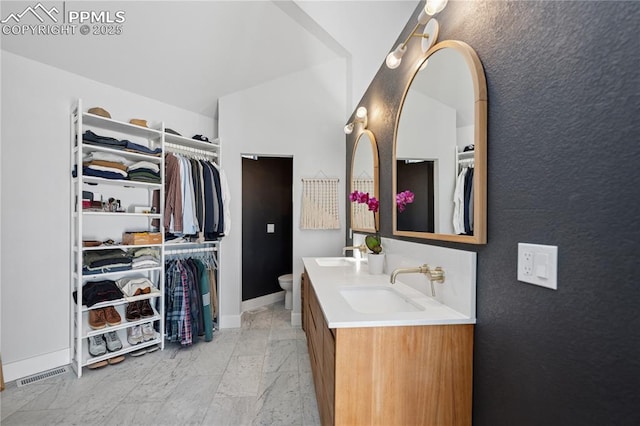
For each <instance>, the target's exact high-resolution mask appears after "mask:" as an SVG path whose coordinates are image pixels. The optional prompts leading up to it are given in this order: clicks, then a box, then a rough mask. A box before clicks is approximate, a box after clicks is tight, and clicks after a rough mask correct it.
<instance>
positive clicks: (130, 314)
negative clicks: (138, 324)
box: [124, 302, 140, 321]
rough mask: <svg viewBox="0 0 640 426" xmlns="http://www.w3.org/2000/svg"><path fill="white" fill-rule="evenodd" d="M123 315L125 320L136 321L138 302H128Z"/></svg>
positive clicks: (138, 317) (138, 314)
mask: <svg viewBox="0 0 640 426" xmlns="http://www.w3.org/2000/svg"><path fill="white" fill-rule="evenodd" d="M124 317H125V318H126V319H127V321H138V320H139V319H140V307H139V305H138V302H130V303H129V304H128V305H127V308H126V309H125V313H124Z"/></svg>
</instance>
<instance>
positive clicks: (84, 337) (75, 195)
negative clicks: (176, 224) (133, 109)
mask: <svg viewBox="0 0 640 426" xmlns="http://www.w3.org/2000/svg"><path fill="white" fill-rule="evenodd" d="M84 111H85V107H83V105H82V101H81V100H78V101H77V103H76V105H75V106H74V108H73V110H72V113H71V129H72V131H71V139H72V140H71V166H72V170H74V171H75V175H74V177H73V178H72V180H71V183H72V185H71V195H72V196H71V200H72V201H71V203H72V205H71V212H72V217H71V280H70V281H71V293H72V294H73V292H76V299H75V301H74V299H73V297H72V300H71V306H72V309H71V336H72V340H73V342H72V345H71V346H72V351H73V355H72V356H73V359H72V366H73V368H74V370H75V371H76V373H77V375H78V377H81V376H82V369H83V368H84V367H88V366H90V365H91V364H94V363H97V362H101V361H104V360H107V359H109V358H114V357H116V356H119V355H124V354H127V353H130V352H133V351H137V350H139V349H142V348H145V347H148V346H154V345H159V347H160V349H164V340H165V339H164V338H165V312H164V307H165V301H164V298H165V295H164V291H165V289H164V286H165V283H164V265H165V256H169V257H170V256H173V255H189V254H191V253H202V252H214V255H215V258H216V259H217V263H218V265H219V256H220V253H219V250H218V244H219V241H218V240H215V241H191V242H180V243H172V242H169V241H164V229H165V228H164V214H163V210H164V205H165V193H164V189H165V176H164V170H165V168H164V156H165V153H167V152H172V153H177V154H183V155H185V156H187V157H191V158H199V159H205V160H209V161H213V162H215V163H216V164H217V165H220V142H219V140H218V139H214V140H213V141H211V142H205V141H199V140H195V139H190V138H187V137H183V136H178V135H175V134H173V133H168V132H166V131H165V128H164V123H163V122H160V123H159V124H157V128H145V127H140V126H137V125H133V124H130V123H126V122H122V121H117V120H114V119H110V118H105V117H102V116H98V115H94V114H89V113H87V112H84ZM86 130H92V131H95V133H97V134H99V135H101V136H109V137H114V138H116V139H118V140H124V139H126V140H130V141H131V142H134V143H137V144H139V145H143V146H146V147H148V148H151V149H155V148H161V154H160V155H159V156H153V155H147V154H139V153H134V152H127V151H123V150H119V149H112V148H108V147H103V146H98V145H91V144H86V143H84V142H83V138H82V135H83V133H84V132H85V131H86ZM89 152H103V153H110V154H115V155H119V156H122V157H125V158H126V159H127V160H129V161H131V162H136V161H149V162H151V163H154V164H157V165H158V166H159V168H160V171H161V182H160V183H147V182H137V181H131V180H125V179H122V180H120V179H117V180H116V179H105V178H100V177H93V176H84V175H83V173H82V162H83V157H84V156H85V155H86V154H88V153H89ZM83 191H91V192H95V193H99V194H100V195H101V196H102V197H103V199H107V198H109V197H112V196H113V198H117V199H120V200H121V201H122V204H123V207H127V206H134V205H143V206H151V205H152V200H153V192H154V191H158V192H159V194H160V196H159V201H160V204H159V205H160V211H158V212H157V213H133V212H129V210H127V212H109V211H88V210H86V209H83V205H82V198H83V197H82V195H83V194H82V192H83ZM118 197H119V198H118ZM128 231H157V232H160V233H161V235H162V236H163V238H162V241H161V243H159V244H147V245H123V244H121V243H116V244H114V245H99V246H95V247H85V246H83V241H85V240H97V241H106V240H108V239H112V240H115V241H117V242H119V241H121V240H122V233H123V232H128ZM142 247H149V248H156V249H157V250H159V257H160V265H159V266H158V267H155V268H146V269H131V270H126V271H119V272H107V273H100V274H87V273H86V272H84V273H83V255H84V254H85V253H88V252H92V251H102V250H107V249H123V250H129V249H131V248H142ZM217 275H218V279H217V280H216V282H219V273H218V274H217ZM140 276H144V277H147V278H148V279H149V280H150V281H151V282H152V283H153V284H154V285H155V286H156V287H157V289H158V292H155V293H154V292H152V293H151V294H149V295H145V296H137V297H135V298H134V299H136V300H138V299H141V298H148V299H150V302H151V305H152V307H153V308H154V315H153V317H152V318H144V319H140V320H139V321H132V322H129V321H127V320H126V318H125V309H126V306H127V304H128V303H129V301H130V300H132V299H129V300H127V299H126V298H122V299H118V300H112V301H108V302H101V303H98V304H95V305H93V306H91V308H89V307H87V306H85V305H83V304H82V293H83V286H84V285H85V284H86V283H88V282H90V281H98V280H107V279H108V280H113V281H115V280H117V279H119V278H122V277H140ZM216 291H217V289H216ZM155 302H157V303H155ZM107 306H113V307H115V308H116V310H117V311H118V313H119V314H120V316H121V318H122V321H121V323H120V324H118V325H115V326H109V325H107V326H106V327H105V328H102V329H98V330H93V329H91V328H90V327H89V324H88V318H89V311H90V309H100V308H104V307H107ZM147 322H153V323H154V326H155V329H156V330H157V332H156V336H155V339H153V340H151V341H147V342H144V343H139V344H136V345H130V344H129V343H128V342H127V329H128V328H131V327H133V326H136V325H141V324H144V323H147ZM109 331H116V332H117V333H118V337H119V338H120V341H121V342H122V345H123V347H122V349H121V350H119V351H116V352H107V353H106V354H104V355H101V356H98V357H94V356H91V355H90V354H89V351H88V346H89V342H88V338H89V337H90V336H94V335H100V334H104V333H107V332H109Z"/></svg>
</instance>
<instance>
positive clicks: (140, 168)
mask: <svg viewBox="0 0 640 426" xmlns="http://www.w3.org/2000/svg"><path fill="white" fill-rule="evenodd" d="M127 170H128V172H129V180H135V181H140V182H149V183H160V182H161V178H160V166H158V165H157V164H154V163H151V162H149V161H138V162H136V163H133V164H132V165H130V166H129V168H128V169H127Z"/></svg>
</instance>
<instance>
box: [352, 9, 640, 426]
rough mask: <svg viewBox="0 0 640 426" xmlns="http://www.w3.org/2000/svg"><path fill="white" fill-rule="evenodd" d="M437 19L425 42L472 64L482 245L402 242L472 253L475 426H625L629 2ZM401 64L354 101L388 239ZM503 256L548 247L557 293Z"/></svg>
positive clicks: (635, 331)
mask: <svg viewBox="0 0 640 426" xmlns="http://www.w3.org/2000/svg"><path fill="white" fill-rule="evenodd" d="M417 14H418V10H416V12H415V13H414V15H413V16H412V17H411V19H410V20H409V24H408V27H407V28H405V30H404V31H403V33H402V37H399V38H398V40H400V39H401V38H404V36H405V35H406V34H408V31H410V28H411V27H413V24H414V23H415V17H416V16H417ZM438 20H439V21H440V24H441V28H440V38H439V39H440V40H446V39H456V40H462V41H465V42H467V43H469V44H470V45H471V46H472V47H473V48H474V49H475V50H476V52H477V53H478V56H479V57H480V60H481V61H482V63H483V65H484V68H485V73H486V77H487V85H488V93H489V121H488V164H489V169H488V243H487V245H486V246H468V245H461V244H452V243H438V242H429V241H427V240H414V241H420V242H423V243H425V244H437V245H442V246H447V247H454V248H462V249H466V250H473V251H477V252H478V294H477V316H478V323H477V326H476V334H475V359H474V424H476V425H486V426H496V425H518V426H522V425H637V424H640V321H639V319H638V318H639V316H640V306H639V305H640V280H639V279H638V276H639V275H640V267H639V266H638V263H639V262H640V223H639V216H640V215H639V213H640V201H639V199H640V197H639V196H640V173H639V170H640V33H639V32H638V23H639V22H640V2H618V1H611V2H609V1H606V2H584V1H577V2H538V1H536V2H529V1H517V2H505V1H476V2H462V1H460V2H457V1H452V2H450V3H449V5H448V6H447V8H446V9H445V10H444V11H443V12H442V13H441V14H440V15H439V16H438ZM397 44H398V42H394V43H393V45H391V43H390V45H389V50H391V49H392V48H393V47H394V46H396V45H397ZM416 50H419V48H418V41H417V40H413V41H412V42H411V44H410V47H409V52H408V53H407V54H406V55H405V58H404V59H403V64H402V65H401V67H400V68H398V69H396V70H388V69H386V68H385V67H381V68H380V71H379V72H378V74H377V75H376V77H375V78H374V80H373V82H372V83H371V86H370V87H369V89H368V91H367V92H366V93H365V96H364V97H363V99H362V101H361V103H360V105H365V106H366V107H367V108H368V109H369V111H370V112H369V114H370V121H369V129H370V130H372V131H373V133H374V134H375V135H376V138H377V141H378V144H379V153H380V171H381V174H380V178H381V181H380V189H381V233H382V235H383V236H387V237H391V236H392V235H391V232H392V224H391V208H392V207H393V201H392V188H391V179H392V177H391V167H392V146H393V127H394V125H395V117H396V113H397V109H398V105H399V102H400V96H401V93H402V91H403V89H404V86H405V85H406V82H407V81H408V79H409V77H410V71H411V68H413V64H414V62H415V60H416V58H417V57H418V53H417V52H416ZM383 60H384V58H381V63H382V62H383ZM354 141H355V132H354V134H352V135H350V136H347V144H348V147H347V152H351V150H352V148H353V143H354ZM347 157H348V158H347V169H348V174H347V175H349V173H350V171H349V166H350V164H351V158H350V156H349V155H348V156H347ZM346 202H347V203H348V200H347V201H346ZM518 242H533V243H539V244H551V245H557V246H558V247H559V259H558V262H559V274H558V282H559V284H558V290H557V291H553V290H548V289H544V288H542V287H536V286H531V285H528V284H524V283H520V282H518V281H517V280H516V261H517V256H516V253H517V243H518Z"/></svg>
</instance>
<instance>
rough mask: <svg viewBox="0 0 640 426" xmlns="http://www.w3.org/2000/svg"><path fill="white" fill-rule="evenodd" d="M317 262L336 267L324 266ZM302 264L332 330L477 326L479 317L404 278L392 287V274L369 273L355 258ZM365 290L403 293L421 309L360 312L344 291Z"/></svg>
mask: <svg viewBox="0 0 640 426" xmlns="http://www.w3.org/2000/svg"><path fill="white" fill-rule="evenodd" d="M316 259H320V261H321V262H324V264H331V265H332V266H321V265H320V264H319V263H318V261H316ZM346 259H348V260H346ZM302 261H303V263H304V266H305V269H306V271H307V273H308V274H309V278H310V280H311V283H312V286H313V289H314V290H315V292H316V295H317V296H318V301H319V302H320V307H321V308H322V311H323V313H324V316H325V318H326V320H327V324H328V325H329V328H349V327H384V326H387V327H388V326H407V325H409V326H411V325H444V324H475V322H476V320H475V318H470V317H468V316H465V315H463V314H461V313H459V312H458V311H456V310H454V309H452V308H450V307H448V306H446V305H443V304H442V303H440V302H438V301H437V300H435V299H433V298H431V297H428V296H426V295H424V294H423V293H421V292H419V291H417V290H415V289H414V288H412V287H409V286H407V285H405V284H403V283H402V279H401V278H402V275H399V276H398V278H397V279H396V283H395V284H391V283H390V282H389V275H386V274H383V275H371V274H369V271H368V266H367V263H366V262H363V261H359V260H353V258H315V257H305V258H303V259H302ZM335 265H339V266H335ZM363 288H367V289H373V290H381V291H380V292H378V293H381V294H384V292H385V291H386V290H388V291H389V292H395V293H399V294H400V295H401V296H402V297H403V298H404V299H406V300H407V301H409V302H410V304H412V305H417V306H419V307H420V308H419V309H421V310H416V311H414V312H375V313H365V312H362V311H361V312H358V311H356V310H355V309H354V308H353V307H352V305H351V304H350V302H347V299H346V298H345V297H343V295H342V294H341V293H340V291H341V290H342V291H344V290H345V289H346V290H351V289H363ZM365 293H366V290H364V291H363V294H365ZM358 303H359V304H360V305H361V306H365V307H366V300H361V301H359V302H358ZM372 303H373V302H372ZM364 310H366V309H364ZM374 310H375V309H374Z"/></svg>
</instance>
